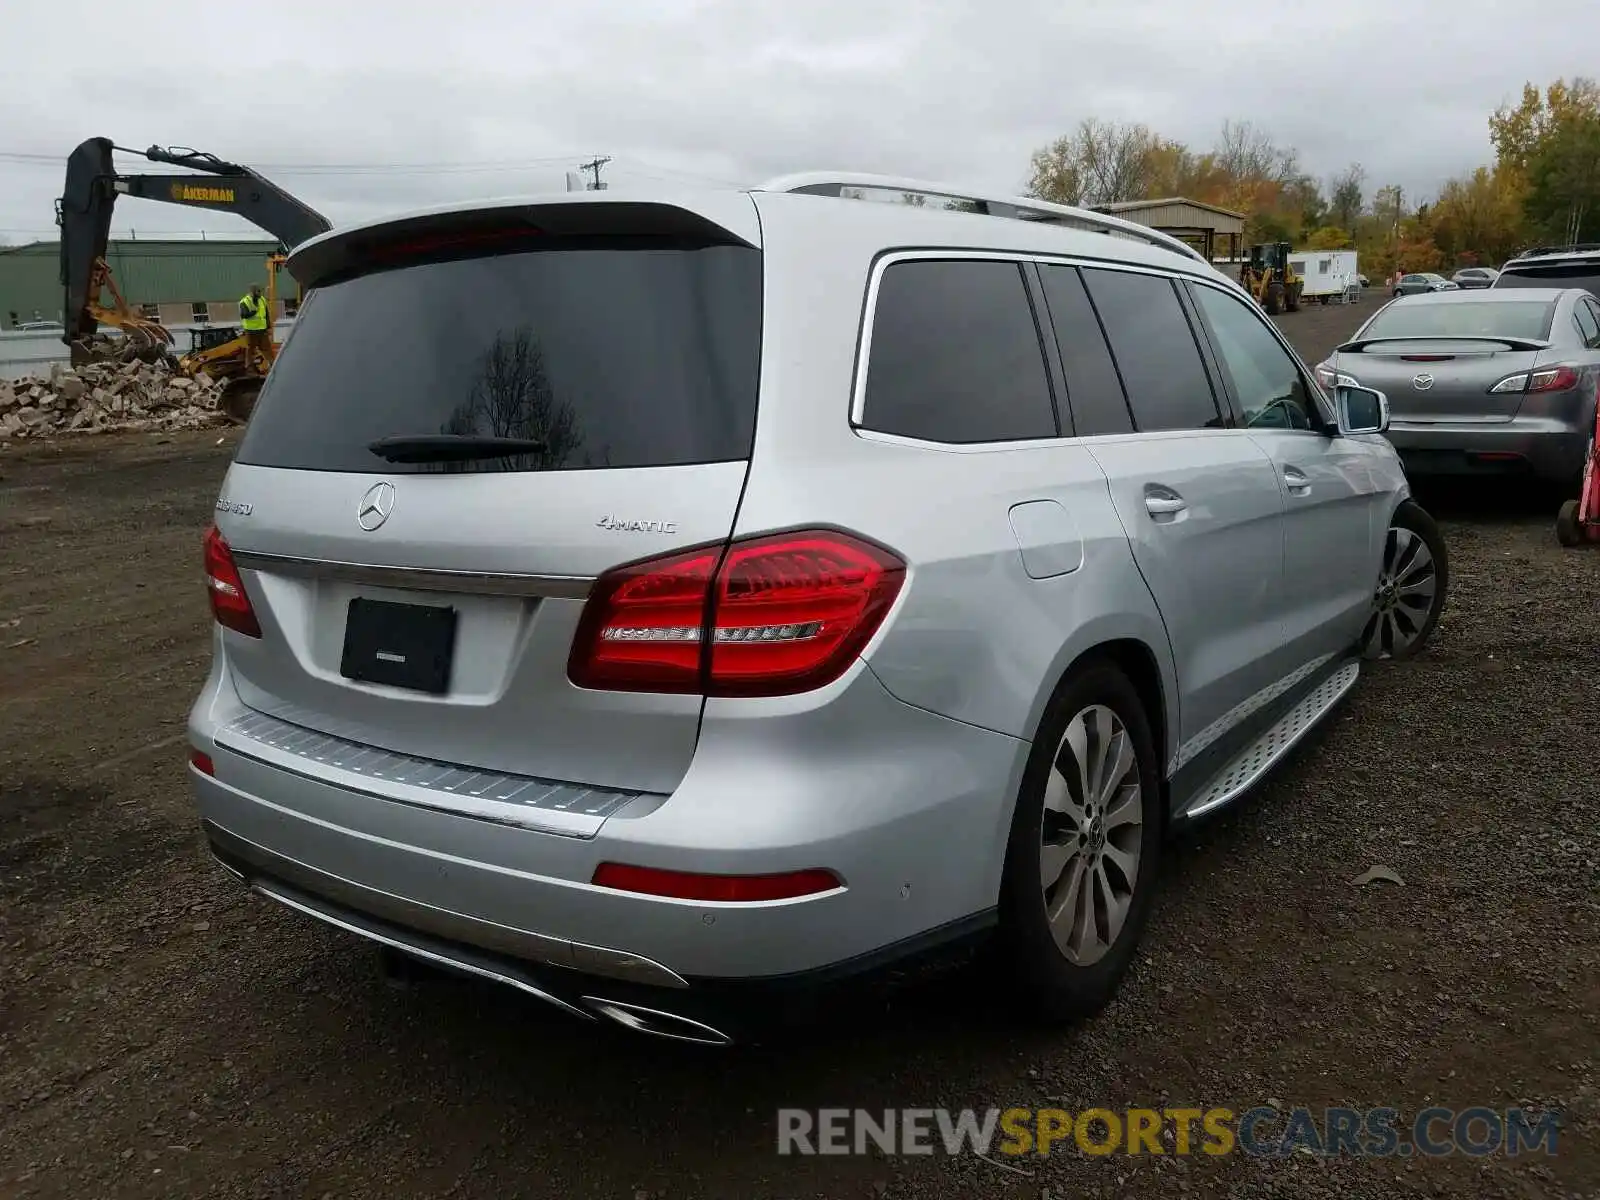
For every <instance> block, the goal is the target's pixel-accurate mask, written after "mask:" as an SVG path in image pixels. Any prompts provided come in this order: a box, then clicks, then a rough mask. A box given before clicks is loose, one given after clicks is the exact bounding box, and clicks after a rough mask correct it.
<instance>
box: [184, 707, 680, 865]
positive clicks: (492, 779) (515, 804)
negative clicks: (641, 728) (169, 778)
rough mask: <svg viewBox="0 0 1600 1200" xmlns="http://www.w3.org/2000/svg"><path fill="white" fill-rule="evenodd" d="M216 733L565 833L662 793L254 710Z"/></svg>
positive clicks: (266, 758)
mask: <svg viewBox="0 0 1600 1200" xmlns="http://www.w3.org/2000/svg"><path fill="white" fill-rule="evenodd" d="M214 740H215V742H216V744H217V746H219V747H220V748H222V749H224V750H229V751H232V752H233V753H235V754H238V755H242V756H243V757H245V758H250V759H254V760H255V761H257V762H261V763H265V764H266V765H267V766H270V767H276V768H277V769H279V770H283V771H292V772H293V773H295V774H297V775H301V776H304V777H305V778H307V779H311V780H314V781H315V782H317V783H323V784H327V785H329V786H330V787H339V788H343V789H345V790H346V791H355V792H363V793H365V794H367V795H371V796H376V797H378V798H379V799H383V800H392V801H395V802H396V803H400V804H411V805H414V806H417V807H420V808H432V809H438V810H440V811H442V812H448V813H452V814H455V815H457V816H467V817H477V818H479V819H481V820H486V821H495V822H498V823H500V824H503V825H515V826H519V827H521V828H524V829H533V830H537V831H539V832H541V833H555V834H562V835H565V836H567V837H581V838H588V837H593V836H594V835H595V834H596V833H598V832H599V830H600V826H601V825H603V824H605V821H606V819H607V818H608V817H611V816H614V815H615V814H616V813H617V812H619V811H620V810H621V809H623V808H625V807H626V806H627V805H629V804H631V803H633V802H634V801H635V800H639V799H648V800H652V801H654V800H658V799H659V798H658V797H657V796H656V795H655V794H654V793H646V792H635V791H623V790H619V789H617V788H603V787H589V786H587V785H585V784H581V783H569V782H566V781H563V780H558V779H540V778H538V777H536V776H531V775H514V774H511V773H510V772H506V771H481V770H477V769H475V768H472V767H464V766H459V765H457V764H455V763H444V762H436V761H434V760H433V759H427V758H419V757H417V756H416V755H412V754H401V753H398V752H397V751H393V750H383V749H380V748H378V747H376V746H369V745H366V744H364V743H362V742H355V741H350V740H348V739H346V738H341V737H334V736H333V735H331V734H327V733H322V732H320V731H318V730H315V729H307V728H305V727H304V726H301V725H293V724H290V723H289V722H288V721H284V720H280V719H279V718H277V717H273V716H268V715H267V714H266V713H262V712H255V711H253V710H252V711H250V712H247V713H245V714H243V715H242V716H239V717H236V718H234V719H233V720H232V721H229V722H228V723H227V724H226V725H224V726H222V727H221V728H220V729H218V730H217V732H216V734H215V735H214ZM374 784H377V785H384V786H378V787H375V786H373V785H374Z"/></svg>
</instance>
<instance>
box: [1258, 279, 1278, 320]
mask: <svg viewBox="0 0 1600 1200" xmlns="http://www.w3.org/2000/svg"><path fill="white" fill-rule="evenodd" d="M1261 307H1262V308H1264V309H1265V310H1266V312H1267V316H1269V317H1275V316H1277V315H1278V314H1279V313H1281V312H1282V311H1283V284H1281V283H1274V284H1270V285H1268V287H1267V295H1266V299H1265V300H1264V301H1263V302H1262V305H1261Z"/></svg>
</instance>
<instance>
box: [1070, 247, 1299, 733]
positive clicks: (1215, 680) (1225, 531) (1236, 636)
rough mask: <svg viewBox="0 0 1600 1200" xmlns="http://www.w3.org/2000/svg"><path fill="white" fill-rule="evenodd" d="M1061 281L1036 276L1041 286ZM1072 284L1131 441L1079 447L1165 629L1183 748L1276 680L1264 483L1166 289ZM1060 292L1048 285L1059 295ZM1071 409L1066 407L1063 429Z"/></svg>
mask: <svg viewBox="0 0 1600 1200" xmlns="http://www.w3.org/2000/svg"><path fill="white" fill-rule="evenodd" d="M1067 269H1068V268H1064V267H1063V268H1055V267H1044V268H1042V270H1043V271H1044V273H1045V275H1046V278H1047V279H1049V278H1050V277H1051V275H1050V273H1051V272H1052V271H1056V270H1067ZM1081 275H1082V278H1083V281H1084V283H1085V285H1086V287H1087V290H1088V294H1089V297H1090V299H1091V300H1092V302H1093V305H1094V309H1095V312H1096V314H1097V316H1098V318H1099V321H1100V324H1101V326H1102V327H1103V330H1104V334H1105V338H1106V341H1107V342H1108V344H1109V345H1110V348H1111V352H1112V356H1113V359H1114V362H1115V365H1116V368H1117V372H1118V375H1119V377H1120V380H1121V384H1122V388H1123V393H1124V396H1125V398H1126V403H1127V406H1128V413H1129V427H1130V429H1131V432H1128V433H1122V434H1113V435H1111V436H1103V437H1091V438H1090V439H1089V440H1087V441H1086V443H1085V444H1086V445H1088V446H1089V448H1090V450H1091V452H1092V453H1093V454H1094V456H1095V458H1096V459H1097V460H1098V461H1099V463H1100V465H1101V467H1102V469H1104V471H1105V473H1106V475H1107V477H1108V478H1109V479H1110V484H1111V495H1112V500H1113V502H1114V504H1115V505H1116V509H1117V513H1118V516H1119V517H1120V518H1121V520H1122V524H1123V527H1124V529H1126V530H1127V533H1128V536H1129V538H1130V540H1131V542H1132V544H1133V553H1134V559H1135V561H1136V562H1137V563H1138V565H1139V570H1140V572H1141V573H1142V574H1143V575H1144V578H1145V581H1146V582H1147V583H1148V584H1149V586H1150V590H1151V592H1152V593H1153V594H1154V596H1155V599H1156V603H1157V605H1158V606H1159V607H1160V609H1161V616H1162V619H1163V620H1164V621H1165V622H1166V626H1167V635H1168V638H1169V640H1170V642H1171V646H1172V656H1173V661H1174V664H1175V666H1176V669H1177V675H1178V686H1179V689H1180V693H1181V696H1182V712H1181V731H1180V738H1179V740H1180V742H1187V741H1190V740H1191V739H1194V738H1195V737H1196V736H1197V735H1199V734H1201V733H1202V732H1203V731H1206V730H1208V729H1211V730H1216V729H1219V728H1221V727H1222V726H1225V725H1226V724H1228V722H1229V720H1231V718H1230V717H1229V714H1230V713H1235V712H1236V710H1238V706H1240V705H1241V704H1243V703H1244V702H1245V701H1246V700H1249V699H1250V698H1251V697H1252V696H1254V695H1256V694H1257V693H1258V692H1260V691H1262V690H1263V689H1265V688H1266V687H1268V686H1269V685H1271V684H1272V683H1273V682H1275V681H1276V679H1277V678H1279V677H1281V675H1283V674H1285V673H1287V670H1288V668H1287V667H1285V666H1284V625H1283V621H1282V613H1281V606H1282V591H1283V501H1282V498H1281V496H1280V495H1279V492H1278V480H1277V473H1276V471H1275V469H1274V467H1273V465H1272V460H1271V458H1270V457H1268V455H1267V453H1266V452H1265V451H1264V450H1262V448H1261V447H1260V446H1258V445H1257V444H1256V443H1255V442H1254V441H1252V440H1251V438H1250V436H1249V435H1248V434H1247V433H1246V432H1245V431H1243V430H1241V429H1235V428H1230V427H1229V425H1230V422H1229V421H1227V420H1226V419H1225V418H1224V416H1223V409H1222V407H1221V406H1220V405H1219V403H1218V400H1217V397H1216V395H1215V394H1214V392H1213V390H1212V385H1211V381H1210V378H1209V376H1208V373H1207V371H1206V367H1205V363H1204V360H1203V359H1202V357H1201V353H1200V349H1199V344H1198V343H1197V342H1196V340H1195V336H1194V330H1193V328H1192V327H1191V325H1190V322H1189V315H1188V312H1187V311H1186V309H1185V306H1184V304H1183V302H1182V301H1181V300H1180V298H1179V293H1178V291H1177V285H1176V284H1175V282H1174V281H1173V280H1172V279H1170V278H1168V277H1166V276H1162V275H1154V274H1145V273H1140V272H1132V271H1122V270H1111V269H1102V268H1098V267H1095V268H1088V267H1085V268H1084V269H1083V270H1082V272H1081ZM1066 282H1067V281H1065V280H1064V279H1062V278H1060V277H1057V278H1056V280H1055V283H1056V286H1057V287H1058V288H1059V287H1061V286H1063V285H1064V284H1065V283H1066ZM1049 286H1050V285H1049V284H1047V290H1046V295H1047V296H1048V295H1050V291H1049ZM1056 307H1057V302H1056V301H1055V300H1052V301H1051V308H1052V312H1054V310H1055V309H1056ZM1062 352H1063V354H1067V353H1069V349H1068V347H1066V346H1064V347H1063V351H1062ZM1077 408H1078V401H1077V400H1076V399H1074V401H1073V412H1074V416H1075V417H1076V414H1077Z"/></svg>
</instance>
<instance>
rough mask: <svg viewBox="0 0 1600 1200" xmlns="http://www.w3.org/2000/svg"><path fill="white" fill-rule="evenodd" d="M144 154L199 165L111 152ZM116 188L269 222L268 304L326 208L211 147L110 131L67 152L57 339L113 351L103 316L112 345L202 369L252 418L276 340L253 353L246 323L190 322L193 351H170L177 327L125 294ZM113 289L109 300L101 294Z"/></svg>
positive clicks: (84, 352)
mask: <svg viewBox="0 0 1600 1200" xmlns="http://www.w3.org/2000/svg"><path fill="white" fill-rule="evenodd" d="M115 151H121V152H122V153H124V154H141V155H143V157H145V158H146V159H148V160H149V161H151V162H153V163H163V164H166V165H170V166H178V167H185V168H188V169H189V170H191V171H194V172H199V173H198V174H188V175H180V174H158V175H124V174H120V173H119V172H118V171H117V170H116V166H115V163H114V161H113V158H112V155H113V152H115ZM119 196H134V197H137V198H140V199H145V200H158V201H162V202H164V203H167V204H181V205H186V206H188V207H191V208H206V209H210V210H212V211H213V212H230V213H234V214H235V215H237V216H241V217H243V218H244V219H245V220H247V221H249V222H251V223H252V224H254V225H256V226H258V227H259V228H261V229H264V230H266V231H267V232H268V233H270V234H272V235H273V236H274V237H276V238H277V239H278V242H279V247H278V250H277V252H276V253H274V254H271V255H269V256H268V257H267V260H266V267H267V278H266V286H265V288H264V289H263V291H264V294H265V296H266V300H267V310H268V312H274V311H276V309H275V305H276V302H277V277H278V268H279V267H281V266H282V265H283V262H284V260H285V257H286V255H287V253H288V251H289V250H292V249H293V248H294V247H295V246H297V245H299V244H300V243H301V242H303V241H305V240H306V239H308V238H311V237H315V236H316V235H317V234H319V233H324V232H326V231H327V230H329V229H331V228H332V227H333V226H332V225H331V223H330V222H329V221H328V219H327V218H326V217H324V216H323V215H322V214H321V213H319V212H317V211H315V210H314V209H312V208H310V207H308V206H307V205H306V204H304V203H303V202H301V201H300V200H298V199H296V198H295V197H294V196H291V195H290V194H289V193H288V192H286V191H284V190H283V189H282V188H280V187H278V186H277V185H276V184H274V183H271V182H270V181H268V180H267V179H265V178H263V177H262V176H261V175H260V174H258V173H257V172H255V171H252V170H251V169H250V168H248V167H242V166H240V165H239V164H237V163H230V162H224V161H223V160H222V159H220V158H218V157H216V155H214V154H203V153H200V152H198V151H195V150H186V149H177V148H173V149H164V148H162V147H160V146H151V147H150V148H149V149H148V150H128V149H126V148H125V147H122V146H117V145H115V144H113V143H112V141H111V140H110V139H109V138H90V139H88V140H87V141H85V142H83V143H82V144H81V145H79V146H78V148H77V149H76V150H74V151H73V152H72V154H71V155H70V156H69V157H68V159H67V178H66V185H65V187H64V189H63V193H62V196H61V199H59V200H57V201H56V224H57V225H59V226H60V227H61V284H62V286H63V287H64V288H65V289H66V305H65V309H64V311H65V314H66V320H65V324H66V330H65V332H63V334H62V335H61V340H62V341H63V342H65V343H66V344H67V346H68V347H69V348H70V349H71V352H72V361H73V363H75V364H76V363H82V362H89V361H93V360H94V359H95V358H97V357H103V356H104V355H105V354H106V353H107V351H106V350H105V349H104V343H102V342H101V341H99V340H97V339H96V337H95V334H96V333H97V332H98V331H99V329H100V327H101V326H102V325H104V326H107V327H110V328H112V329H117V330H119V331H121V333H122V338H121V339H119V343H120V344H118V345H117V346H116V349H115V353H116V354H117V356H119V357H128V356H133V357H138V358H142V359H145V360H146V361H151V360H154V359H156V358H166V359H168V360H170V361H173V363H174V367H175V369H176V370H177V371H179V372H180V373H182V374H186V375H195V374H199V373H200V372H202V371H203V372H204V373H205V374H207V375H209V376H210V377H211V378H213V379H220V380H222V381H223V389H222V394H221V396H220V398H219V400H218V406H219V408H220V409H221V410H222V412H223V413H224V414H225V415H227V416H228V417H229V418H231V419H232V420H235V421H239V422H241V423H242V422H244V421H246V420H248V419H249V417H250V412H251V410H252V409H253V408H254V407H255V398H256V395H257V393H259V392H260V390H261V384H262V383H263V381H264V380H265V379H266V374H267V371H268V369H269V368H270V367H271V366H272V362H273V360H274V359H275V358H276V357H277V352H278V342H277V341H276V340H275V339H273V338H268V348H267V352H266V355H265V361H261V360H260V356H257V357H256V358H254V359H253V358H252V356H251V355H250V354H249V352H248V342H247V339H246V338H245V336H244V334H243V332H242V331H241V330H240V329H239V328H237V327H236V326H218V327H216V328H209V329H197V330H193V331H191V335H190V345H189V351H188V353H186V354H184V355H182V356H181V357H178V356H176V355H175V354H174V352H173V349H172V346H173V338H172V332H171V331H170V330H169V329H167V328H166V327H165V326H164V325H162V324H161V323H160V322H159V321H154V320H151V319H150V318H148V317H146V316H144V315H142V314H141V313H139V312H136V311H134V309H133V308H132V307H131V306H130V305H129V304H128V303H127V301H126V300H124V299H123V296H122V293H121V292H120V291H119V290H118V288H117V284H116V280H115V279H114V278H113V276H112V272H111V265H110V264H109V263H108V262H107V261H106V249H107V246H108V244H109V241H110V236H111V213H112V209H113V208H114V207H115V205H116V202H117V197H119ZM107 292H108V293H110V299H111V303H110V304H109V305H107V304H105V303H103V302H102V295H103V294H104V293H107Z"/></svg>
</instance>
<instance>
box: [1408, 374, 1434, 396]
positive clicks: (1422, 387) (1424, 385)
mask: <svg viewBox="0 0 1600 1200" xmlns="http://www.w3.org/2000/svg"><path fill="white" fill-rule="evenodd" d="M1411 386H1412V387H1414V388H1416V389H1417V391H1419V392H1425V391H1427V390H1428V389H1429V388H1431V387H1432V386H1433V376H1432V375H1429V374H1428V373H1427V372H1426V371H1424V372H1423V373H1422V374H1421V375H1414V376H1412V379H1411Z"/></svg>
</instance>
